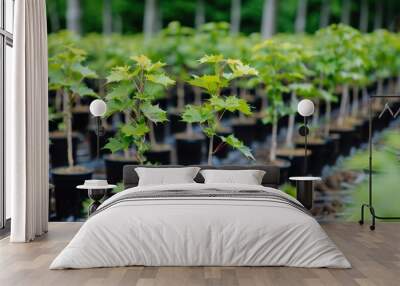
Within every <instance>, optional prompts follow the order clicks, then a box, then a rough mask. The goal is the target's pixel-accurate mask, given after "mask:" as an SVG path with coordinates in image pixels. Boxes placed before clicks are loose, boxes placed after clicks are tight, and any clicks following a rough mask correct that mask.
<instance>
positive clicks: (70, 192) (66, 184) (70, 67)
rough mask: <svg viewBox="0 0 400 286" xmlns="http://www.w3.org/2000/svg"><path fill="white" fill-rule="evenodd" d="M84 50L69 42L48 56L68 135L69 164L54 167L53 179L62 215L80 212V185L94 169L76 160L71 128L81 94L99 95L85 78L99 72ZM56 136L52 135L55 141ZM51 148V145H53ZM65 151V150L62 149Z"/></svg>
mask: <svg viewBox="0 0 400 286" xmlns="http://www.w3.org/2000/svg"><path fill="white" fill-rule="evenodd" d="M85 59H86V53H85V51H83V50H81V49H78V48H76V47H75V46H73V45H66V46H64V47H63V48H62V49H61V48H60V50H58V51H57V53H55V54H54V55H53V56H52V57H51V58H50V59H49V87H50V89H51V90H57V91H58V92H59V94H61V95H62V98H63V104H62V106H63V132H62V133H60V134H58V136H59V137H61V138H66V139H65V140H66V143H67V144H66V145H67V152H66V154H67V159H68V166H67V167H60V168H56V169H53V170H52V171H51V174H52V180H53V183H54V185H55V194H56V208H57V216H58V218H59V219H64V218H66V217H68V216H69V215H73V216H75V217H76V216H79V211H80V206H79V204H78V200H79V196H78V192H76V191H75V190H74V189H75V187H76V186H77V185H79V184H81V183H83V182H84V180H85V179H90V178H91V176H92V170H90V169H88V168H86V167H83V166H76V165H75V162H74V151H75V148H74V145H73V141H74V135H73V132H72V108H73V105H74V103H75V101H76V99H77V98H78V97H84V96H96V94H95V93H94V91H93V90H92V89H90V88H88V87H87V86H86V84H85V82H84V79H86V78H96V77H97V75H96V73H95V72H93V71H92V70H91V69H89V68H88V67H87V66H85V65H84V61H85ZM55 139H56V137H55V136H54V137H51V141H52V142H53V144H55V143H54V141H55ZM50 148H51V147H50ZM63 154H65V150H64V152H63Z"/></svg>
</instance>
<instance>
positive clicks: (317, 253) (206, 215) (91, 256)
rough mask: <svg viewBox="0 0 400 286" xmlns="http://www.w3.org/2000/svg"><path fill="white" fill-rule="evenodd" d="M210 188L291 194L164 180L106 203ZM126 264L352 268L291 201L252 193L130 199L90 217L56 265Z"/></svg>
mask: <svg viewBox="0 0 400 286" xmlns="http://www.w3.org/2000/svg"><path fill="white" fill-rule="evenodd" d="M209 188H216V189H220V190H266V191H270V192H275V193H278V194H281V195H282V194H283V195H286V194H284V193H283V192H281V191H279V190H275V189H271V188H265V187H262V186H250V185H237V184H236V185H230V184H229V185H228V184H212V185H211V184H208V185H205V184H184V185H166V186H152V187H136V188H132V189H128V190H125V191H123V192H121V193H119V194H117V195H115V196H113V197H111V198H110V199H108V200H107V201H106V202H105V203H103V204H102V206H104V205H107V204H109V203H110V202H113V201H115V200H117V199H118V198H119V197H121V196H123V195H125V194H128V193H129V192H138V191H149V190H151V191H154V190H160V191H162V190H176V189H179V190H204V189H209ZM286 196H287V195H286ZM287 197H289V196H287ZM293 200H294V199H293ZM102 206H100V208H101V207H102ZM127 265H146V266H189V265H191V266H193V265H198V266H200V265H203V266H205V265H209V266H210V265H214V266H241V265H247V266H294V267H333V268H349V267H350V263H349V262H348V261H347V259H346V258H345V257H344V255H343V254H342V253H341V251H340V250H338V249H337V247H336V246H335V244H334V243H333V242H332V241H331V240H330V238H329V237H328V236H327V235H326V233H325V232H324V230H323V229H322V228H321V226H320V225H319V224H318V223H317V222H316V221H315V219H314V218H312V217H311V216H309V215H307V214H305V213H303V212H302V211H300V210H298V209H296V208H294V207H293V206H290V205H286V204H282V203H277V202H273V201H272V202H271V201H265V200H262V199H254V198H252V199H245V198H243V199H232V198H185V199H184V200H179V199H176V198H169V199H165V198H163V199H150V200H141V201H124V202H121V203H118V204H115V205H112V206H111V207H109V208H107V209H104V210H103V211H101V212H99V213H98V214H96V215H94V216H93V217H91V218H89V219H88V220H87V222H86V223H85V224H84V225H83V226H82V227H81V229H80V230H79V232H78V233H77V234H76V235H75V237H74V238H73V239H72V241H71V242H70V243H69V244H68V246H67V247H66V248H65V249H64V250H63V251H62V252H61V253H60V254H59V255H58V257H57V258H56V259H55V260H54V261H53V263H52V264H51V266H50V269H63V268H91V267H112V266H127Z"/></svg>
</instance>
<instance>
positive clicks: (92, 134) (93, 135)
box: [89, 128, 115, 159]
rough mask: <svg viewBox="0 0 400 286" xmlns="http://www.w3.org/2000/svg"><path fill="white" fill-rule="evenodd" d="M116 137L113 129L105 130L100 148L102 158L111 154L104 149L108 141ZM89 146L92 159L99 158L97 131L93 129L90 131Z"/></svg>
mask: <svg viewBox="0 0 400 286" xmlns="http://www.w3.org/2000/svg"><path fill="white" fill-rule="evenodd" d="M114 135H115V131H114V130H112V129H111V128H106V129H105V130H104V134H103V135H102V136H100V137H99V147H100V156H103V155H108V154H110V150H108V149H104V148H103V147H104V146H105V145H106V144H107V142H108V139H109V138H112V137H113V136H114ZM89 144H90V157H91V158H92V159H93V158H96V157H97V135H96V131H95V129H93V128H90V130H89Z"/></svg>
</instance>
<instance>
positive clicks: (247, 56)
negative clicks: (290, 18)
mask: <svg viewBox="0 0 400 286" xmlns="http://www.w3.org/2000/svg"><path fill="white" fill-rule="evenodd" d="M399 42H400V39H399V37H398V35H397V34H394V33H390V32H387V31H384V30H378V31H375V32H373V33H370V34H361V33H360V32H359V31H358V30H356V29H354V28H351V27H349V26H346V25H342V24H339V25H331V26H328V27H326V28H322V29H320V30H319V31H317V32H316V33H315V34H313V35H308V36H305V35H301V34H297V35H277V36H273V37H271V38H269V39H267V40H264V39H262V38H261V36H260V35H258V34H253V35H249V36H247V35H231V34H230V33H229V25H228V24H226V23H206V24H204V25H203V26H202V27H201V28H199V29H193V28H190V27H186V26H183V25H181V24H179V23H178V22H172V23H170V24H169V25H168V26H167V27H166V28H165V29H163V30H161V31H160V32H159V33H157V34H155V35H154V36H152V37H151V38H146V39H145V38H143V37H142V35H139V34H138V35H120V34H112V35H100V34H88V35H85V36H77V35H76V34H74V33H72V32H68V31H61V32H58V33H53V34H50V35H49V87H50V91H49V119H50V121H49V128H50V142H51V144H50V160H51V162H50V163H51V170H50V172H51V174H52V184H53V186H54V188H53V189H52V190H51V198H52V200H51V206H50V218H51V219H53V220H80V219H85V218H86V215H87V213H86V212H87V207H88V205H89V204H90V200H89V199H88V198H87V194H86V193H85V191H76V190H75V189H76V186H78V185H80V184H82V183H83V181H84V180H87V179H90V178H93V179H106V180H107V181H108V183H109V184H115V185H118V187H117V188H116V189H114V190H112V193H115V192H118V191H120V190H122V189H123V186H122V185H121V182H122V168H123V166H124V165H127V164H157V165H169V164H179V165H194V164H213V165H232V164H235V165H237V164H244V165H248V164H264V165H270V164H272V165H275V166H278V167H279V168H280V173H281V189H282V190H284V191H285V192H287V193H289V194H291V195H293V196H295V192H296V190H295V189H296V188H295V186H294V183H293V182H291V181H290V180H289V179H288V178H289V177H291V176H299V175H300V176H301V175H303V172H302V169H303V166H304V161H305V159H306V158H307V162H308V164H307V165H308V168H307V169H308V171H309V174H311V175H313V176H321V177H322V178H323V180H322V181H320V182H316V183H315V190H316V191H315V198H314V207H313V209H312V213H313V215H315V216H316V217H317V219H319V220H321V221H325V220H328V221H329V220H337V219H339V220H356V221H358V220H359V216H360V211H359V207H360V205H361V204H362V203H363V202H365V200H366V199H367V197H366V196H367V195H368V192H367V190H368V188H366V186H367V185H366V184H367V183H368V179H367V174H366V173H365V170H366V169H368V148H367V147H368V131H369V129H368V114H369V113H368V112H369V106H368V101H369V97H370V96H371V95H380V96H387V95H391V94H396V93H397V92H398V90H399V82H398V77H397V75H398V70H399V68H400V63H399V61H398V60H397V58H398V54H399V53H400V45H399ZM95 99H101V100H102V101H103V102H105V104H106V111H105V114H104V116H100V117H99V116H97V115H96V114H95V115H96V116H93V115H92V114H91V113H90V112H89V105H90V103H91V102H93V101H94V100H95ZM302 99H310V100H311V101H312V102H313V103H314V106H315V110H314V113H313V115H312V116H311V117H310V118H309V119H308V128H309V135H308V139H307V141H308V142H307V145H308V146H307V147H308V148H307V149H308V150H309V152H307V153H305V152H304V138H303V137H302V136H300V135H299V134H298V132H297V130H298V128H299V127H300V126H301V125H302V124H303V120H304V119H303V117H302V116H301V115H300V114H298V113H297V103H298V102H299V101H300V100H302ZM399 114H400V106H399V101H398V100H397V99H393V100H392V101H391V102H390V104H389V103H387V102H384V101H383V100H376V102H375V103H374V105H373V120H374V129H373V139H374V142H378V143H379V144H378V145H379V147H377V148H376V149H377V150H376V151H375V150H374V152H376V155H375V159H374V168H377V172H378V171H379V172H378V173H377V175H376V176H377V178H378V177H379V178H381V179H376V180H374V181H375V182H380V180H382V181H381V182H380V183H381V184H382V186H385V188H382V187H380V188H379V189H382V191H380V192H376V196H377V198H381V199H382V201H380V199H377V200H376V204H377V208H378V206H379V208H380V209H382V214H384V215H386V214H392V213H394V212H395V209H396V206H395V205H393V207H392V206H391V205H390V202H386V201H385V200H383V199H384V198H386V197H387V196H397V195H396V194H395V193H391V192H393V190H394V189H393V186H395V184H396V183H397V182H396V180H395V175H394V173H393V172H394V170H397V168H398V153H399V150H400V146H399V143H398V142H400V141H399V140H398V139H400V138H399V136H400V135H398V134H399V133H398V131H399V126H398V125H399ZM98 127H101V128H100V129H101V131H102V132H101V136H99V137H97V135H98V134H99V133H98ZM375 145H376V144H375ZM97 146H99V149H98V148H97ZM382 146H386V147H382ZM388 150H391V151H388ZM386 169H389V170H390V172H386ZM380 170H384V171H382V172H380ZM378 174H379V175H378ZM389 174H392V176H393V177H386V176H389ZM374 184H375V183H374ZM383 189H384V190H383ZM71 190H74V191H71ZM386 190H387V191H386ZM386 192H389V193H386ZM112 193H110V194H109V195H112ZM380 204H381V205H380ZM382 204H383V205H384V208H383V207H382V206H383V205H382Z"/></svg>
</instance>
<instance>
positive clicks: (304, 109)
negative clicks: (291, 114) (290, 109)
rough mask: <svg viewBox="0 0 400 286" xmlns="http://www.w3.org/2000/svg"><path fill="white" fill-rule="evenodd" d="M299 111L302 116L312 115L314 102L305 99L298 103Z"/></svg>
mask: <svg viewBox="0 0 400 286" xmlns="http://www.w3.org/2000/svg"><path fill="white" fill-rule="evenodd" d="M297 111H298V112H299V113H300V115H301V116H304V117H306V116H311V115H313V113H314V103H313V102H312V101H311V100H309V99H303V100H301V101H300V102H299V104H298V105H297Z"/></svg>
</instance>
